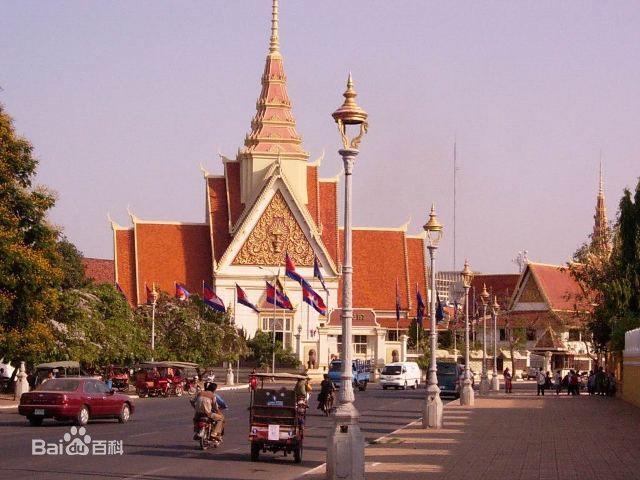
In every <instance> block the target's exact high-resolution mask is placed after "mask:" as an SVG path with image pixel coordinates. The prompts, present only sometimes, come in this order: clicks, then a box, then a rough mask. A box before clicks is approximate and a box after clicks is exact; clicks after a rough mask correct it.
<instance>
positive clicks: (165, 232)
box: [135, 223, 213, 298]
mask: <svg viewBox="0 0 640 480" xmlns="http://www.w3.org/2000/svg"><path fill="white" fill-rule="evenodd" d="M135 233H136V241H137V251H138V256H139V257H138V294H139V297H138V298H144V295H145V292H144V283H145V282H147V284H151V283H152V282H155V284H156V288H159V289H160V290H163V291H165V292H168V293H169V294H171V295H173V294H174V292H175V282H180V283H182V284H183V285H185V286H186V287H187V290H190V291H194V292H198V291H200V290H201V289H202V281H203V280H205V281H210V280H211V278H212V276H213V267H212V260H211V241H210V239H209V227H208V225H175V224H156V223H137V224H136V226H135Z"/></svg>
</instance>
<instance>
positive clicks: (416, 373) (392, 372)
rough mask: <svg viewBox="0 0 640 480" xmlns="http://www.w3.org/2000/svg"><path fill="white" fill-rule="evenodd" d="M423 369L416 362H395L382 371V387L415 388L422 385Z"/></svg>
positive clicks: (384, 388)
mask: <svg viewBox="0 0 640 480" xmlns="http://www.w3.org/2000/svg"><path fill="white" fill-rule="evenodd" d="M421 379H422V371H421V370H420V367H419V366H418V364H417V363H416V362H394V363H389V364H387V365H385V366H384V368H383V369H382V370H381V372H380V385H382V389H383V390H386V389H387V388H391V387H393V388H395V389H398V388H402V389H403V390H406V389H407V388H409V387H411V388H413V389H414V390H415V389H417V388H418V387H419V386H420V381H421Z"/></svg>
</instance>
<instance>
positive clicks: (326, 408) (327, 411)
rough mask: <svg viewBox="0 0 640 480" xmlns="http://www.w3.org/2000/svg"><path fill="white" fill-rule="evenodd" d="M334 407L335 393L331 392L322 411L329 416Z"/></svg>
mask: <svg viewBox="0 0 640 480" xmlns="http://www.w3.org/2000/svg"><path fill="white" fill-rule="evenodd" d="M332 408H333V393H329V394H328V395H327V397H326V398H325V399H324V403H323V404H322V411H323V412H324V414H325V415H326V416H327V417H328V416H329V414H330V413H331V409H332Z"/></svg>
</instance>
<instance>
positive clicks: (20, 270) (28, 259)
mask: <svg viewBox="0 0 640 480" xmlns="http://www.w3.org/2000/svg"><path fill="white" fill-rule="evenodd" d="M37 165H38V161H37V160H36V159H35V157H34V156H33V147H32V146H31V144H30V143H29V142H28V141H27V140H26V139H24V138H21V137H19V136H17V135H16V133H15V131H14V127H13V122H12V120H11V118H10V117H9V116H8V115H7V114H6V113H5V111H4V108H3V107H2V105H0V259H2V261H0V325H2V326H3V327H4V329H5V330H6V331H8V332H12V331H16V332H17V331H19V330H20V329H25V328H27V327H28V326H29V322H31V321H36V320H38V321H40V319H42V318H47V317H48V316H49V315H50V314H51V313H52V312H54V311H55V309H56V308H57V293H58V290H57V288H58V287H59V286H60V283H61V281H62V276H63V275H62V270H61V269H60V267H59V265H60V263H61V261H60V256H59V253H58V251H57V249H56V241H57V238H58V232H57V231H56V229H55V228H54V227H53V226H51V225H50V224H49V223H48V222H47V213H48V212H49V210H50V209H51V208H52V207H53V206H54V203H55V197H54V195H53V194H52V193H51V192H49V191H48V190H47V189H46V188H44V187H40V186H36V187H34V186H33V185H32V179H33V177H34V176H35V173H36V167H37ZM42 325H45V324H41V325H40V326H42ZM16 329H17V330H16Z"/></svg>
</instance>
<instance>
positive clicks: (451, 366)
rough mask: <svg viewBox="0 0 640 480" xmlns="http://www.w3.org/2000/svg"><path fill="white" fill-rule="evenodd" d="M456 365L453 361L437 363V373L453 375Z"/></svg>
mask: <svg viewBox="0 0 640 480" xmlns="http://www.w3.org/2000/svg"><path fill="white" fill-rule="evenodd" d="M457 368H458V365H457V364H455V363H438V364H437V370H438V372H437V373H438V375H455V374H456V369H457Z"/></svg>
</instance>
